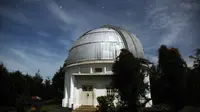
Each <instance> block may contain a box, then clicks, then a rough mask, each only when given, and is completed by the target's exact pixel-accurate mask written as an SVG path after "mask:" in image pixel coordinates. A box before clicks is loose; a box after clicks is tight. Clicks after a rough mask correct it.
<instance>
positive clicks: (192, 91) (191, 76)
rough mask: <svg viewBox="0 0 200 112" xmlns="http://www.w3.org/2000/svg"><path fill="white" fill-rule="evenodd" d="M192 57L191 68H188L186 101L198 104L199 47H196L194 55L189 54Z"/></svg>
mask: <svg viewBox="0 0 200 112" xmlns="http://www.w3.org/2000/svg"><path fill="white" fill-rule="evenodd" d="M190 58H191V59H193V60H194V61H193V68H188V69H189V70H188V71H189V72H188V81H187V82H188V83H187V91H188V96H187V98H188V103H189V105H192V106H199V104H200V103H199V99H200V97H199V94H200V91H199V89H200V49H199V48H198V49H196V50H195V53H194V55H192V56H190Z"/></svg>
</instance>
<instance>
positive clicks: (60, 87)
mask: <svg viewBox="0 0 200 112" xmlns="http://www.w3.org/2000/svg"><path fill="white" fill-rule="evenodd" d="M63 68H64V67H60V69H59V70H58V71H57V72H56V73H55V74H54V77H53V79H52V85H53V87H54V89H55V97H57V98H59V99H62V97H63V92H64V77H65V72H64V71H63Z"/></svg>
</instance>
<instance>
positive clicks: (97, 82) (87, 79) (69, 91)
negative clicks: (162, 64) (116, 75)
mask: <svg viewBox="0 0 200 112" xmlns="http://www.w3.org/2000/svg"><path fill="white" fill-rule="evenodd" d="M112 64H113V63H92V64H85V65H76V66H72V67H70V68H67V69H66V72H65V91H64V98H63V101H62V106H63V107H69V108H71V107H72V104H73V108H74V109H75V108H77V107H79V106H80V105H81V102H80V93H81V92H82V88H81V87H82V84H92V85H93V88H94V89H93V91H94V105H95V106H96V105H98V102H97V100H96V98H97V97H99V96H104V95H106V86H107V85H109V84H110V82H111V75H107V73H110V74H112ZM95 68H102V69H103V71H102V73H95V71H94V69H95ZM144 81H145V82H146V81H148V82H149V77H146V78H145V80H144ZM147 96H148V97H151V94H150V93H148V94H147ZM150 103H151V104H152V102H150ZM151 104H148V105H147V107H149V106H151Z"/></svg>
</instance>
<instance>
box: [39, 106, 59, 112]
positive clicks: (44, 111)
mask: <svg viewBox="0 0 200 112" xmlns="http://www.w3.org/2000/svg"><path fill="white" fill-rule="evenodd" d="M60 108H61V106H60V105H44V106H42V108H41V112H60Z"/></svg>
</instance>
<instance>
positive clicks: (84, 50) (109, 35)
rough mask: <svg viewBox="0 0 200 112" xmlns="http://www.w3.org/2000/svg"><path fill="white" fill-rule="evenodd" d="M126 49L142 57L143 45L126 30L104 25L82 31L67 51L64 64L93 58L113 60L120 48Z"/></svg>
mask: <svg viewBox="0 0 200 112" xmlns="http://www.w3.org/2000/svg"><path fill="white" fill-rule="evenodd" d="M123 48H125V49H128V50H129V51H131V52H132V53H133V55H134V56H135V57H137V58H144V52H143V47H142V45H141V43H140V41H139V40H138V39H137V38H136V36H135V35H133V34H132V33H130V32H128V31H127V30H125V29H123V28H120V27H116V26H112V25H104V26H102V27H100V28H97V29H93V30H90V31H88V32H86V33H84V34H83V35H82V36H81V37H80V38H78V39H77V41H76V42H75V43H74V45H73V46H72V48H71V49H70V51H69V56H68V58H67V61H66V64H67V65H70V64H74V63H78V62H84V61H94V60H115V58H116V57H117V56H118V55H119V53H120V50H121V49H123Z"/></svg>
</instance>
